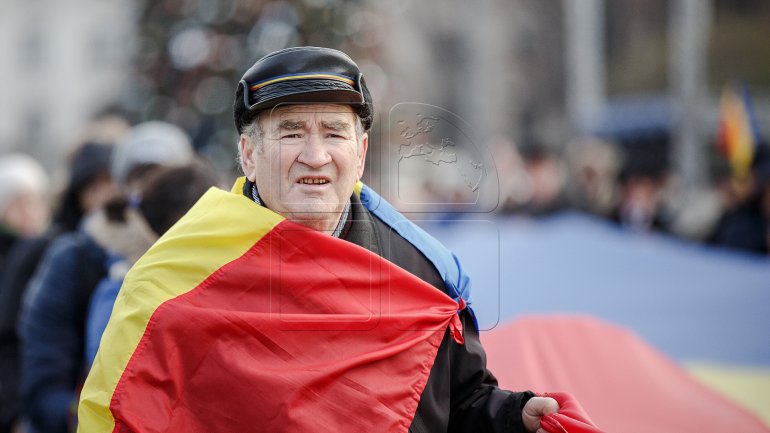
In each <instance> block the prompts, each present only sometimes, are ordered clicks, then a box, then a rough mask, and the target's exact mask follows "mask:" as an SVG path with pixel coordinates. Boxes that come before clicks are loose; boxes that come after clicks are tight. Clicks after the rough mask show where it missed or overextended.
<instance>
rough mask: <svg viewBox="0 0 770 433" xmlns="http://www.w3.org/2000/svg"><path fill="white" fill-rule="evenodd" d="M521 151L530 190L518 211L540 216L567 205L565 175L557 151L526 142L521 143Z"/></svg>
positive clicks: (554, 211)
mask: <svg viewBox="0 0 770 433" xmlns="http://www.w3.org/2000/svg"><path fill="white" fill-rule="evenodd" d="M521 155H522V158H523V160H524V170H525V172H526V173H527V177H528V178H529V184H530V186H531V191H532V192H531V194H530V196H529V200H527V202H526V203H524V206H523V207H522V209H521V211H522V212H523V213H525V214H527V215H531V216H535V217H539V216H546V215H550V214H553V213H556V212H558V211H560V210H563V209H564V207H565V206H566V198H565V193H564V184H565V177H566V176H565V170H564V166H563V163H562V161H561V159H560V158H559V157H558V155H557V154H556V152H555V151H553V150H551V149H548V148H546V147H545V146H543V145H538V144H528V145H525V146H522V149H521Z"/></svg>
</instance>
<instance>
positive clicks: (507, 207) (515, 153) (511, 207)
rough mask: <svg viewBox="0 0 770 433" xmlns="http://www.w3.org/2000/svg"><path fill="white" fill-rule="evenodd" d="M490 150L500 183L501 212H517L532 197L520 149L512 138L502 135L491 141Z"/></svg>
mask: <svg viewBox="0 0 770 433" xmlns="http://www.w3.org/2000/svg"><path fill="white" fill-rule="evenodd" d="M489 152H490V154H491V155H492V161H493V163H494V165H495V171H496V172H497V173H498V182H499V183H500V212H502V213H513V212H516V211H518V210H519V209H521V208H522V206H524V204H525V203H526V202H528V201H529V200H530V198H531V197H532V187H531V185H530V180H529V176H528V175H527V172H526V171H525V170H524V162H523V161H522V158H521V155H520V154H519V150H518V149H517V148H516V145H515V144H513V142H512V141H511V140H510V139H508V138H506V137H502V136H500V137H495V138H494V139H492V140H491V141H490V143H489Z"/></svg>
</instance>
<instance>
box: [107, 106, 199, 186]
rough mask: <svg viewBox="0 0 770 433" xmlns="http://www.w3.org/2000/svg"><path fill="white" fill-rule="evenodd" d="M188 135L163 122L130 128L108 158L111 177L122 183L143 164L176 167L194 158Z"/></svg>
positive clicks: (147, 123) (146, 123)
mask: <svg viewBox="0 0 770 433" xmlns="http://www.w3.org/2000/svg"><path fill="white" fill-rule="evenodd" d="M194 156H195V152H194V151H193V147H192V144H191V143H190V138H189V137H188V136H187V134H186V133H185V132H184V131H182V129H180V128H179V127H177V126H174V125H172V124H170V123H166V122H158V121H152V122H145V123H140V124H139V125H136V126H134V127H133V128H131V129H130V130H129V131H128V133H127V134H126V135H125V136H124V137H123V138H122V139H121V140H120V141H119V142H118V144H117V147H116V148H115V152H114V153H113V157H112V170H111V171H112V178H113V179H114V180H115V181H116V182H118V183H120V184H122V185H125V183H126V180H127V179H128V176H129V174H130V173H131V170H133V169H134V168H136V167H138V166H140V165H146V164H157V165H163V166H168V167H178V166H181V165H185V164H188V163H190V162H192V160H193V159H194Z"/></svg>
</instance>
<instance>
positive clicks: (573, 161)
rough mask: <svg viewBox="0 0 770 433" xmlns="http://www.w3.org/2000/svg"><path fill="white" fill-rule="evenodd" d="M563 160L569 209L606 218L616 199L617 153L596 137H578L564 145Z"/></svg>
mask: <svg viewBox="0 0 770 433" xmlns="http://www.w3.org/2000/svg"><path fill="white" fill-rule="evenodd" d="M564 158H565V162H566V164H567V169H568V179H569V180H568V182H566V195H567V198H568V200H569V203H570V206H571V207H574V208H576V209H579V210H581V211H584V212H588V213H590V214H593V215H597V216H600V217H604V218H610V217H611V216H612V212H613V210H614V209H615V206H616V205H617V200H618V190H617V180H618V172H619V170H620V164H621V160H620V154H619V152H618V151H617V150H616V149H615V147H614V146H613V145H612V144H611V143H608V142H605V141H602V140H600V139H598V138H582V139H576V140H573V141H571V142H570V143H568V144H567V146H566V148H565V154H564Z"/></svg>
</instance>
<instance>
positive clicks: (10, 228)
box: [0, 153, 50, 252]
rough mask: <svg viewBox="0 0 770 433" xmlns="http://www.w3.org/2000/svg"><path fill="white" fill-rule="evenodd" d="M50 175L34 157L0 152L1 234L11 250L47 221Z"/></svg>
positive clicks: (3, 245)
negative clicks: (47, 191) (21, 238)
mask: <svg viewBox="0 0 770 433" xmlns="http://www.w3.org/2000/svg"><path fill="white" fill-rule="evenodd" d="M47 184H48V175H47V174H46V172H45V170H44V169H43V167H42V166H41V165H40V163H38V162H37V161H36V160H35V159H33V158H31V157H29V156H27V155H24V154H21V153H12V154H6V155H3V156H0V236H2V250H3V252H6V251H8V249H10V247H11V246H12V245H13V244H14V242H16V240H18V239H19V238H20V237H30V236H37V235H39V234H40V233H42V232H43V230H45V227H46V224H48V216H49V212H50V210H49V207H48V204H47V200H46V186H47Z"/></svg>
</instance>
